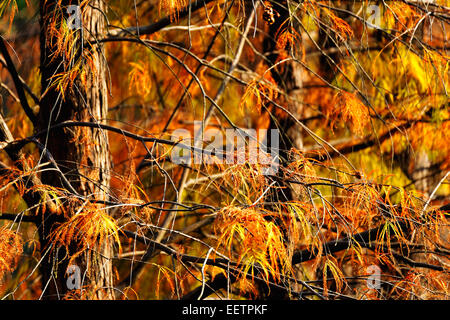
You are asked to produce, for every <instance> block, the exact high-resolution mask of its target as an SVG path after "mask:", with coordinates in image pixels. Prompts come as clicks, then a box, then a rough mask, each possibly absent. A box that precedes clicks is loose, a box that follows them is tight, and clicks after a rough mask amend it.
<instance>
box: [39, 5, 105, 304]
mask: <svg viewBox="0 0 450 320" xmlns="http://www.w3.org/2000/svg"><path fill="white" fill-rule="evenodd" d="M71 4H74V5H77V3H76V2H73V3H72V1H71V0H63V1H62V2H58V1H56V0H41V1H40V49H41V62H40V63H41V75H42V78H41V85H42V89H41V91H42V94H43V96H42V98H41V104H40V110H39V114H38V122H39V123H38V128H36V129H37V131H41V130H48V129H49V128H50V127H51V126H53V125H55V124H58V123H61V122H65V121H70V120H72V121H86V122H94V123H104V119H105V118H106V116H107V111H108V101H107V86H106V61H105V57H104V52H103V51H104V49H103V46H102V45H101V44H99V43H96V42H95V38H100V37H101V35H102V34H104V33H105V16H104V12H105V9H106V6H105V3H104V2H103V1H101V0H91V1H89V2H88V3H87V4H86V5H84V6H83V7H81V12H82V21H81V29H78V30H75V29H72V30H69V31H68V34H69V35H72V36H77V37H78V38H75V39H71V38H70V36H69V38H65V37H66V36H68V34H67V33H66V34H61V33H60V34H58V33H55V32H54V30H55V28H56V30H64V24H65V23H67V21H68V20H67V19H68V18H69V14H68V12H67V6H69V5H71ZM72 14H74V12H72ZM65 28H66V29H65V30H67V27H65ZM58 40H59V41H61V40H62V41H63V42H64V41H66V40H67V43H63V44H61V43H59V44H58V42H57V41H58ZM71 41H72V42H71ZM72 44H73V48H76V49H75V50H73V51H72V52H71V51H69V50H68V49H67V48H69V47H70V46H71V45H72ZM58 74H60V75H62V74H66V75H68V74H72V75H73V78H72V79H71V81H70V82H69V83H68V84H67V87H65V88H64V87H58V86H57V85H58V81H59V80H60V79H61V78H59V80H58V77H54V76H55V75H58ZM60 84H61V85H63V84H64V83H60ZM61 88H62V89H61ZM41 142H42V144H44V145H45V146H46V148H47V149H48V151H49V152H50V153H51V155H52V156H53V158H54V159H55V161H56V163H57V164H58V167H59V168H60V169H61V171H62V173H63V174H64V175H65V177H66V178H67V180H69V181H70V184H71V185H72V186H73V189H75V190H76V192H77V193H78V194H79V195H80V196H82V197H84V198H85V199H87V200H88V201H90V202H91V203H94V202H96V201H99V200H100V201H101V200H108V190H109V183H110V166H111V164H110V163H111V162H110V154H109V146H108V136H107V134H106V133H105V132H104V131H102V130H100V129H95V128H75V129H73V128H65V129H64V128H59V129H54V130H49V131H48V134H46V135H44V137H42V138H41ZM41 179H42V182H43V183H44V184H47V185H50V186H53V187H57V188H64V187H66V185H65V184H64V183H63V181H62V179H61V174H60V173H58V172H56V171H55V170H53V171H44V172H42V176H41ZM70 196H71V195H69V197H70ZM72 196H73V195H72ZM76 211H77V208H73V209H72V210H70V212H71V213H69V214H68V216H62V215H61V214H59V215H58V214H56V213H54V212H43V213H42V221H43V222H42V224H41V226H40V227H39V235H40V240H41V250H42V252H44V251H45V249H46V248H48V247H50V246H52V250H50V251H49V255H48V256H47V257H45V258H44V259H43V261H42V265H41V271H42V276H43V278H42V279H43V280H42V284H43V287H44V288H45V287H46V290H45V292H44V294H43V296H44V297H47V298H58V297H62V296H63V295H64V294H65V293H67V292H68V291H69V289H70V288H68V287H67V283H66V281H67V280H66V279H67V275H66V271H67V267H68V263H69V258H70V256H71V255H73V254H74V253H75V252H77V250H79V248H78V247H77V245H76V244H74V245H72V246H69V250H68V251H69V252H66V251H67V250H65V248H63V247H58V246H57V245H56V244H55V243H54V242H52V238H51V233H52V232H53V231H54V230H55V228H56V227H57V226H58V225H59V223H61V222H64V221H67V219H69V218H70V217H71V215H73V214H75V212H76ZM111 256H112V245H111V243H110V242H109V241H108V240H106V241H104V243H101V244H98V245H97V246H96V247H94V248H90V249H89V250H87V251H85V252H83V254H82V255H80V256H79V257H78V258H77V259H76V265H77V266H78V267H79V268H80V270H81V275H82V279H83V282H82V285H83V287H84V286H85V287H86V288H87V290H82V292H83V294H84V297H87V298H100V299H109V298H113V291H112V287H113V280H112V264H111Z"/></svg>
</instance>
